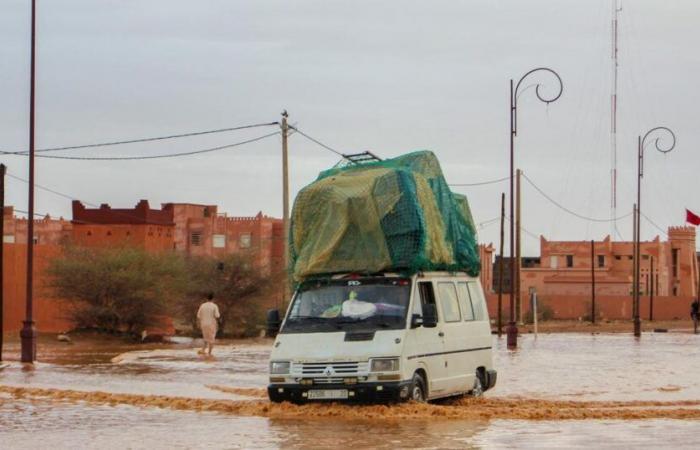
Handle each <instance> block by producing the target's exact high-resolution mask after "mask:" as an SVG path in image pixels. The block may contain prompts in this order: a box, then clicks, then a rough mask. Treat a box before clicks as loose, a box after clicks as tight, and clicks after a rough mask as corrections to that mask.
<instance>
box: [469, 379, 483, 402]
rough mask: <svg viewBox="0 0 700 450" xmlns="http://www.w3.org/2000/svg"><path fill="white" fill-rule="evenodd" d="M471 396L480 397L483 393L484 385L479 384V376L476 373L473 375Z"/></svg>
mask: <svg viewBox="0 0 700 450" xmlns="http://www.w3.org/2000/svg"><path fill="white" fill-rule="evenodd" d="M471 394H472V397H481V396H482V395H484V385H483V384H481V377H480V376H479V374H478V373H477V374H476V376H475V377H474V387H473V388H472V392H471Z"/></svg>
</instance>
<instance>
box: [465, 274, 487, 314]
mask: <svg viewBox="0 0 700 450" xmlns="http://www.w3.org/2000/svg"><path fill="white" fill-rule="evenodd" d="M467 286H468V287H469V294H470V295H471V298H472V305H473V306H474V320H485V319H486V315H485V314H484V297H483V296H482V294H481V292H479V287H478V286H477V285H476V283H467Z"/></svg>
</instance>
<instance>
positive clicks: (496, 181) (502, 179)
mask: <svg viewBox="0 0 700 450" xmlns="http://www.w3.org/2000/svg"><path fill="white" fill-rule="evenodd" d="M509 179H510V177H503V178H498V179H496V180H488V181H480V182H478V183H449V184H448V186H483V185H485V184H494V183H500V182H502V181H506V180H509Z"/></svg>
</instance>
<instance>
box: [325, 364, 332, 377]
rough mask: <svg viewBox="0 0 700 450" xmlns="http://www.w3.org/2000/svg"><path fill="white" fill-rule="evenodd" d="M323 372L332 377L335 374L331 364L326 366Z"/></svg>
mask: <svg viewBox="0 0 700 450" xmlns="http://www.w3.org/2000/svg"><path fill="white" fill-rule="evenodd" d="M323 374H324V375H326V376H327V377H332V376H333V375H335V370H333V367H331V366H326V369H325V370H324V371H323Z"/></svg>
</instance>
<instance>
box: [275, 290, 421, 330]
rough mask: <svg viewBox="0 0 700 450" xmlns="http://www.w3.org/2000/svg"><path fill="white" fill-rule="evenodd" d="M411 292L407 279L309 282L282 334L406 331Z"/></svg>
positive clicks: (291, 310) (299, 294)
mask: <svg viewBox="0 0 700 450" xmlns="http://www.w3.org/2000/svg"><path fill="white" fill-rule="evenodd" d="M410 293H411V282H410V280H408V279H405V278H386V277H376V278H362V279H353V280H327V281H314V282H308V283H305V284H302V286H301V287H300V288H299V290H298V291H297V293H296V295H295V297H294V300H293V304H292V307H291V309H290V311H289V315H288V317H287V320H286V322H285V324H284V327H283V329H282V330H281V332H282V333H285V332H286V333H304V332H309V333H313V332H319V331H376V330H388V329H393V330H397V329H402V328H405V326H406V313H407V310H408V302H409V298H410Z"/></svg>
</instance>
